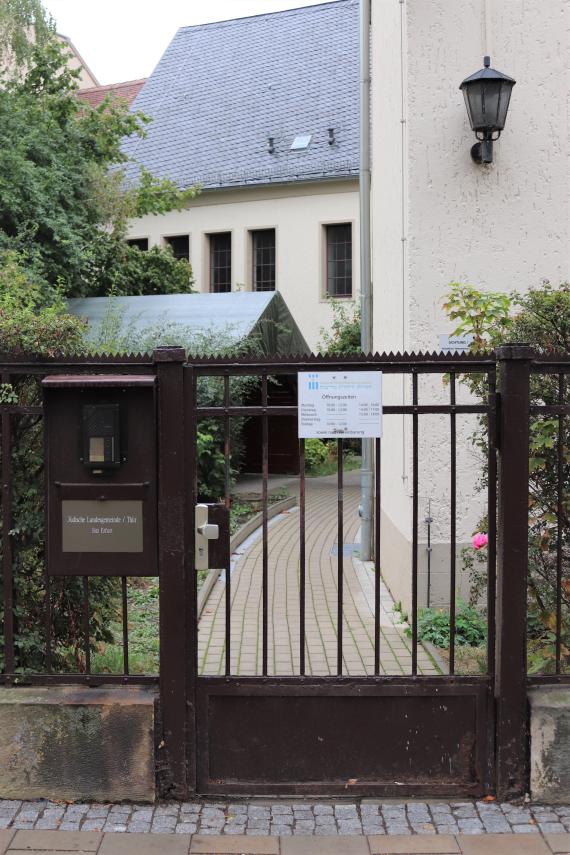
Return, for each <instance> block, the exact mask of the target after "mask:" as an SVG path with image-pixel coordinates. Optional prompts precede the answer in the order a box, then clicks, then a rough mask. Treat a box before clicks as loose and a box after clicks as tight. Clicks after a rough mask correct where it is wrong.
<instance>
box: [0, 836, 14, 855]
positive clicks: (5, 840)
mask: <svg viewBox="0 0 570 855" xmlns="http://www.w3.org/2000/svg"><path fill="white" fill-rule="evenodd" d="M14 834H15V832H14V831H11V830H10V831H0V855H4V853H5V852H6V850H7V849H8V846H9V845H10V843H11V842H12V838H13V837H14Z"/></svg>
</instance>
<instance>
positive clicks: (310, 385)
mask: <svg viewBox="0 0 570 855" xmlns="http://www.w3.org/2000/svg"><path fill="white" fill-rule="evenodd" d="M318 376H319V375H318V374H309V375H308V377H309V383H308V387H307V388H309V389H311V390H314V389H318V388H319V381H318V380H316V379H315V378H316V377H318ZM311 378H312V379H311Z"/></svg>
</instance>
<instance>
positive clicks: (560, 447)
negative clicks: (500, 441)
mask: <svg viewBox="0 0 570 855" xmlns="http://www.w3.org/2000/svg"><path fill="white" fill-rule="evenodd" d="M558 403H559V404H563V403H564V374H562V373H560V374H559V375H558ZM557 458H558V459H557V464H558V465H557V473H556V476H557V477H556V481H557V484H556V488H557V500H558V501H557V505H558V507H557V526H556V673H557V674H560V671H561V656H562V527H563V526H562V517H563V502H562V498H563V492H564V416H563V415H562V413H560V415H559V416H558V443H557Z"/></svg>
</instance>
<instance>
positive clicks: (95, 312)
mask: <svg viewBox="0 0 570 855" xmlns="http://www.w3.org/2000/svg"><path fill="white" fill-rule="evenodd" d="M110 305H112V306H113V309H114V310H116V311H117V313H118V315H119V317H120V323H121V326H122V327H123V328H129V329H131V330H133V329H134V330H141V331H142V330H145V329H150V328H153V327H156V326H157V325H161V324H165V325H166V324H168V325H169V328H170V331H172V326H173V325H174V326H175V327H180V329H181V331H182V328H184V331H185V332H186V333H190V334H191V335H196V336H197V337H199V336H201V335H205V334H214V335H219V336H220V346H221V347H224V346H227V345H228V344H232V343H235V344H237V343H238V342H244V341H247V340H253V339H254V338H257V339H258V340H259V341H260V344H261V347H262V349H263V352H264V353H266V354H268V355H273V354H283V355H288V354H293V353H298V354H302V353H309V352H310V348H309V346H308V344H307V343H306V341H305V339H304V338H303V334H302V333H301V330H300V329H299V327H298V326H297V324H296V322H295V320H294V318H293V316H292V314H291V312H290V311H289V309H288V308H287V305H286V303H285V301H284V299H283V297H282V296H281V294H280V293H279V292H276V291H272V292H264V293H261V292H259V293H257V292H248V291H244V292H237V293H230V294H157V295H154V294H153V295H150V296H144V297H140V296H137V297H113V298H112V304H111V303H110V298H108V297H86V298H75V299H72V300H69V301H68V306H69V311H70V312H71V314H73V315H76V316H78V317H81V318H85V319H86V320H87V322H88V324H89V327H90V330H91V331H92V332H93V333H96V332H97V330H98V329H99V328H100V326H101V324H102V323H103V322H104V320H105V317H106V316H107V314H108V312H109V308H110Z"/></svg>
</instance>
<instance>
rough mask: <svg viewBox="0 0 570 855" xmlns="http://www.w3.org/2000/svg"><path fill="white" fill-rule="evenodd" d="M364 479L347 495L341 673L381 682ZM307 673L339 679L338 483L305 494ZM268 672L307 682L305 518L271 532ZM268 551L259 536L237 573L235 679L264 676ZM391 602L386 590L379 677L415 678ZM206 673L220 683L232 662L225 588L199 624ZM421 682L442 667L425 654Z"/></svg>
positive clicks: (421, 653)
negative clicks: (363, 514) (366, 551)
mask: <svg viewBox="0 0 570 855" xmlns="http://www.w3.org/2000/svg"><path fill="white" fill-rule="evenodd" d="M359 479H360V473H359V472H349V473H347V474H346V477H345V486H344V545H345V553H346V554H345V559H344V586H343V589H344V600H343V602H344V624H343V654H344V656H343V659H344V663H343V672H344V673H345V674H349V675H353V676H354V675H365V674H373V673H374V574H373V571H372V569H371V565H365V564H363V562H361V561H360V560H359V559H358V558H357V557H356V556H353V555H352V554H351V552H352V547H353V545H354V542H355V540H356V538H357V536H358V530H359V527H360V521H359V517H358V503H359V499H360V488H359ZM306 490H307V492H306V622H305V625H306V667H307V673H308V674H325V675H326V674H334V673H336V664H337V649H336V645H337V590H338V588H337V557H336V556H337V550H338V543H337V492H336V476H330V477H323V478H313V479H307V488H306ZM268 542H269V567H268V602H269V614H268V625H269V642H268V647H269V651H268V652H269V673H270V674H281V675H290V674H298V673H299V634H300V623H299V509H298V508H294V509H292V510H291V511H288V512H286V513H284V514H282V515H280V516H279V517H278V518H276V519H275V520H274V521H272V522H271V523H270V524H269V536H268ZM262 561H263V542H262V538H261V536H260V532H259V531H258V532H257V534H256V535H255V536H252V537H251V538H250V539H249V540H248V541H246V542H245V543H244V545H243V546H242V547H241V548H240V550H238V552H237V553H236V554H235V555H234V566H233V571H232V574H231V594H232V622H231V636H230V638H231V661H232V669H231V673H232V674H235V675H255V674H260V673H261V662H262V650H261V637H262V618H263V613H262ZM393 605H394V603H393V600H392V597H391V596H390V592H389V591H388V589H387V588H386V586H385V585H384V584H383V583H382V587H381V609H380V610H381V615H380V628H381V641H380V670H381V673H382V674H396V675H405V674H411V671H412V654H411V641H410V639H409V638H408V637H407V635H406V634H405V627H403V626H402V625H401V624H398V623H397V622H395V620H394V613H393ZM198 651H199V652H198V657H199V659H198V661H199V666H200V673H202V674H220V673H223V669H224V658H225V580H224V578H223V577H221V578H220V580H219V581H218V583H217V584H216V585H215V587H214V588H213V590H212V593H211V594H210V597H209V599H208V602H207V604H206V607H205V609H204V612H203V614H202V617H201V619H200V624H199V634H198ZM418 671H419V673H420V674H437V673H439V668H438V666H437V665H436V664H435V662H434V661H433V660H432V658H431V657H430V655H429V654H428V653H427V651H426V650H425V649H424V648H423V647H421V646H420V647H419V649H418Z"/></svg>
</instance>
